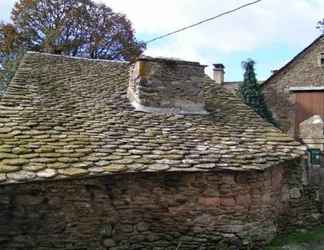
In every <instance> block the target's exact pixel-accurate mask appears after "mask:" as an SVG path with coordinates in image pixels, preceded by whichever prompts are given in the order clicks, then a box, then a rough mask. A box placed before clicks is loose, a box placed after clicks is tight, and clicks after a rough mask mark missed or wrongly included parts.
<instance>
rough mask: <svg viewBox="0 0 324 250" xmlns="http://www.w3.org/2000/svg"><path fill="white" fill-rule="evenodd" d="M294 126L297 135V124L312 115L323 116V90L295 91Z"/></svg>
mask: <svg viewBox="0 0 324 250" xmlns="http://www.w3.org/2000/svg"><path fill="white" fill-rule="evenodd" d="M295 105H296V106H295V128H296V135H298V128H299V124H300V123H301V122H303V121H305V120H307V119H308V118H310V117H312V116H313V115H320V116H322V117H324V92H322V91H307V92H296V103H295Z"/></svg>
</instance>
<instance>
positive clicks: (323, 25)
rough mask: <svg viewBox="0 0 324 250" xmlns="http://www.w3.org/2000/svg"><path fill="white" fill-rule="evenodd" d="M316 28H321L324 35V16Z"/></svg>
mask: <svg viewBox="0 0 324 250" xmlns="http://www.w3.org/2000/svg"><path fill="white" fill-rule="evenodd" d="M316 28H317V29H319V30H320V31H321V33H322V34H323V35H324V18H323V19H322V20H320V21H318V23H317V26H316Z"/></svg>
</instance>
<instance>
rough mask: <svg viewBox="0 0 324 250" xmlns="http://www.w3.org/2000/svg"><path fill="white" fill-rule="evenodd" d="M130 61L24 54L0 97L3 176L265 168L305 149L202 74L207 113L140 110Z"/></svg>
mask: <svg viewBox="0 0 324 250" xmlns="http://www.w3.org/2000/svg"><path fill="white" fill-rule="evenodd" d="M129 68H130V66H129V64H127V63H122V62H113V61H102V60H86V59H80V58H67V57H63V56H53V55H48V54H40V53H27V54H26V55H25V57H24V59H23V61H22V63H21V65H20V67H19V69H18V71H17V73H16V75H15V77H14V79H13V80H12V82H11V84H10V86H9V88H8V90H7V92H6V94H5V96H4V97H3V98H2V100H1V102H0V183H1V184H9V183H17V182H30V181H36V180H51V179H60V178H73V177H85V176H100V175H106V174H116V173H118V174H120V173H132V172H159V171H220V170H231V171H247V170H251V169H253V170H263V169H265V168H268V167H270V166H273V165H276V164H278V163H281V162H282V161H285V160H290V159H294V158H296V157H300V156H301V155H303V154H304V148H303V147H302V146H301V145H300V144H299V143H297V142H295V141H294V140H293V139H291V138H289V137H287V136H286V135H284V134H282V133H281V132H280V131H279V130H278V129H276V128H274V127H273V126H272V125H270V124H268V123H266V122H265V121H263V120H262V119H261V118H259V117H258V116H257V115H256V114H255V113H254V112H253V111H251V110H250V109H249V108H248V107H247V106H246V105H244V104H242V103H241V101H240V100H239V99H238V98H237V97H236V96H234V95H233V94H231V93H229V92H228V91H226V90H225V89H223V88H222V87H221V86H218V85H217V84H215V83H214V81H212V80H211V79H210V78H209V77H208V76H205V78H204V80H203V81H202V82H201V84H202V85H203V86H204V97H205V100H206V109H207V111H208V114H207V115H179V114H159V113H145V112H139V111H135V110H134V108H133V107H132V105H131V104H130V102H129V100H128V99H127V95H126V94H127V87H128V79H129Z"/></svg>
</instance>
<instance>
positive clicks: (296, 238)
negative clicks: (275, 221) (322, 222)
mask: <svg viewBox="0 0 324 250" xmlns="http://www.w3.org/2000/svg"><path fill="white" fill-rule="evenodd" d="M265 250H324V226H320V227H318V228H315V229H313V230H310V231H307V230H301V231H299V232H296V233H291V234H287V235H283V236H280V237H277V238H276V239H274V240H273V241H272V242H271V243H270V244H269V245H268V246H267V247H266V248H265Z"/></svg>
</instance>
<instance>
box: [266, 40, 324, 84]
mask: <svg viewBox="0 0 324 250" xmlns="http://www.w3.org/2000/svg"><path fill="white" fill-rule="evenodd" d="M323 38H324V35H320V36H319V37H318V38H316V39H315V40H314V41H313V42H312V43H311V44H310V45H308V46H307V47H306V48H305V49H303V50H302V51H301V52H299V53H298V54H297V55H296V56H295V57H294V58H293V59H291V60H290V61H289V62H288V63H286V64H285V65H284V66H283V67H281V68H280V69H279V70H276V73H274V74H272V75H271V76H270V77H269V78H268V79H267V80H265V81H264V82H263V83H262V85H263V86H264V85H265V84H267V83H268V82H270V81H271V80H272V79H274V78H276V77H277V76H279V75H281V73H283V72H284V71H286V70H288V68H289V67H290V66H291V65H293V64H294V62H295V61H296V60H297V59H298V58H301V57H303V56H304V55H305V54H306V53H307V51H309V49H311V48H312V47H313V46H314V45H316V44H317V43H318V42H320V41H321V40H322V39H323Z"/></svg>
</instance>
